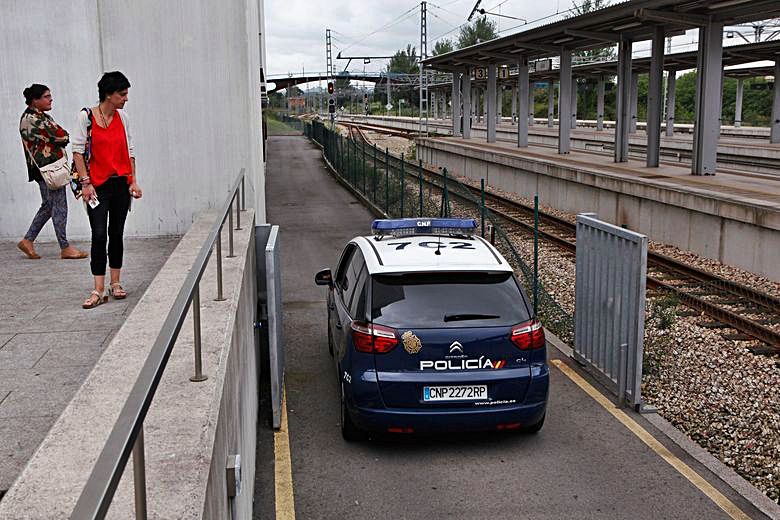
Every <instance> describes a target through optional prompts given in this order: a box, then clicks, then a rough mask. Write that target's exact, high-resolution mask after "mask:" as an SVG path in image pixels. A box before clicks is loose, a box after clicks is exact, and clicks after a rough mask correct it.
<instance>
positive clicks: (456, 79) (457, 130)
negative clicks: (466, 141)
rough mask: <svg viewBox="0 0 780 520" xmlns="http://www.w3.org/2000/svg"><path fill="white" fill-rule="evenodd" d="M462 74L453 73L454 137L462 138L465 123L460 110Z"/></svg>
mask: <svg viewBox="0 0 780 520" xmlns="http://www.w3.org/2000/svg"><path fill="white" fill-rule="evenodd" d="M461 83H462V81H461V78H460V72H453V73H452V135H453V136H454V137H460V136H462V135H463V130H462V128H463V126H462V125H463V121H462V120H461V118H462V112H461V109H460V89H461Z"/></svg>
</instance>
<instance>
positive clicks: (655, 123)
mask: <svg viewBox="0 0 780 520" xmlns="http://www.w3.org/2000/svg"><path fill="white" fill-rule="evenodd" d="M664 36H665V34H664V28H663V27H661V26H656V27H654V28H653V42H652V46H651V54H650V78H649V81H648V86H647V157H646V159H647V166H648V167H651V168H653V167H657V166H658V161H659V160H660V157H661V117H662V114H661V105H662V104H663V96H664V43H665V42H664Z"/></svg>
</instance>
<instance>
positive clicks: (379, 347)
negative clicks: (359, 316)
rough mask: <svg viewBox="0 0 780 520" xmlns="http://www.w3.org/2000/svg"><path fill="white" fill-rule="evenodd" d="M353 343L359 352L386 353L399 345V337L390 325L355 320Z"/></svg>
mask: <svg viewBox="0 0 780 520" xmlns="http://www.w3.org/2000/svg"><path fill="white" fill-rule="evenodd" d="M352 343H354V344H355V350H357V351H358V352H366V353H369V354H370V353H372V352H373V353H375V354H384V353H386V352H390V351H391V350H393V348H394V347H395V346H396V345H398V338H397V337H396V335H395V329H391V328H390V327H385V326H383V325H376V324H369V323H365V322H362V321H353V322H352Z"/></svg>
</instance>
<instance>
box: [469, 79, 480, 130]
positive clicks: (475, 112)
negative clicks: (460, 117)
mask: <svg viewBox="0 0 780 520" xmlns="http://www.w3.org/2000/svg"><path fill="white" fill-rule="evenodd" d="M471 94H472V96H471V103H472V105H473V106H472V107H471V115H472V117H473V121H474V122H476V123H479V122H480V121H481V120H482V116H480V115H479V89H478V88H477V87H474V89H473V91H472V93H471Z"/></svg>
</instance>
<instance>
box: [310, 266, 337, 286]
mask: <svg viewBox="0 0 780 520" xmlns="http://www.w3.org/2000/svg"><path fill="white" fill-rule="evenodd" d="M314 283H316V284H317V285H327V286H328V287H333V274H332V273H331V272H330V269H323V270H322V271H320V272H319V273H317V274H316V275H314Z"/></svg>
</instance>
